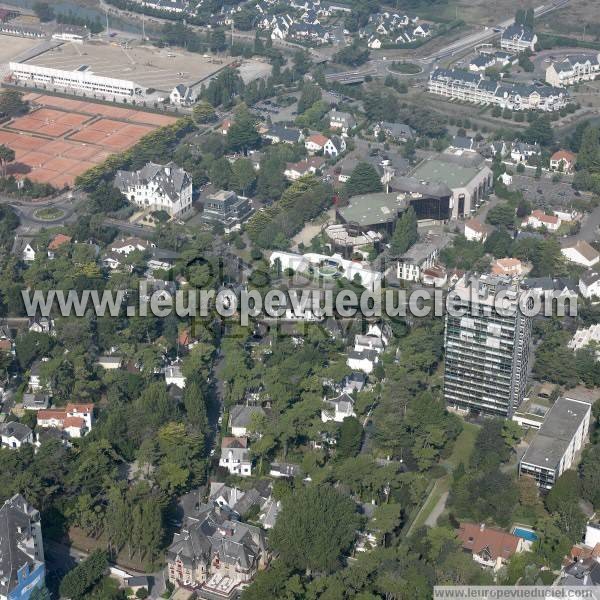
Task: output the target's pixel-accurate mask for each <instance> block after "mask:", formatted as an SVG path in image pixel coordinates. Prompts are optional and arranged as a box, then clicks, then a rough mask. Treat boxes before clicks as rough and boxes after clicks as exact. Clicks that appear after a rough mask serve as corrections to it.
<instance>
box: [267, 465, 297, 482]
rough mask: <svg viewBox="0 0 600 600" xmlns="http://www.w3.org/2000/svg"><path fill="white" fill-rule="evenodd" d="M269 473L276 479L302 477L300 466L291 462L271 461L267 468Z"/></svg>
mask: <svg viewBox="0 0 600 600" xmlns="http://www.w3.org/2000/svg"><path fill="white" fill-rule="evenodd" d="M269 475H270V476H271V477H275V478H276V479H294V478H295V477H302V475H303V471H302V468H301V467H299V466H298V465H294V464H292V463H279V462H273V463H271V466H270V469H269Z"/></svg>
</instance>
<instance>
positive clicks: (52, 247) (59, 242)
mask: <svg viewBox="0 0 600 600" xmlns="http://www.w3.org/2000/svg"><path fill="white" fill-rule="evenodd" d="M71 240H72V238H71V236H70V235H65V234H64V233H57V234H56V235H55V236H54V237H53V238H52V240H50V243H49V244H48V258H54V257H55V255H56V252H57V250H58V249H59V248H61V247H62V246H64V245H66V244H70V243H71Z"/></svg>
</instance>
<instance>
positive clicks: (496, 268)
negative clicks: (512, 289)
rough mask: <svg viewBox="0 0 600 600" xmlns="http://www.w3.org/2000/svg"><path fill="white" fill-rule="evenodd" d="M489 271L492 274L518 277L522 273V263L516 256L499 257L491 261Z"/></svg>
mask: <svg viewBox="0 0 600 600" xmlns="http://www.w3.org/2000/svg"><path fill="white" fill-rule="evenodd" d="M491 272H492V274H493V275H507V276H510V277H518V276H520V275H522V273H523V264H522V263H521V261H520V260H519V259H518V258H508V257H507V258H499V259H498V260H496V261H495V262H493V263H492V267H491Z"/></svg>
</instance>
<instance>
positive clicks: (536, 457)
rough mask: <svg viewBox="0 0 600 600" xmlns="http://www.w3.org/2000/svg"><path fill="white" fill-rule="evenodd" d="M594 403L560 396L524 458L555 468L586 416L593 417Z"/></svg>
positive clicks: (523, 460)
mask: <svg viewBox="0 0 600 600" xmlns="http://www.w3.org/2000/svg"><path fill="white" fill-rule="evenodd" d="M590 410H591V408H590V404H589V403H587V402H581V401H578V400H570V399H568V398H558V400H557V401H556V402H555V403H554V404H553V405H552V408H550V410H549V411H548V413H547V415H546V419H545V420H544V423H543V424H542V426H541V428H540V430H539V432H538V434H537V435H536V437H535V438H534V440H533V442H532V443H531V445H530V446H529V448H527V450H526V452H525V454H524V456H523V458H522V462H524V463H529V464H533V465H539V466H543V467H548V468H555V467H556V466H557V465H558V463H559V462H560V460H561V458H562V456H563V454H564V453H565V450H566V449H567V447H568V446H569V444H570V443H571V440H572V439H573V436H574V435H575V433H576V431H577V429H578V428H579V426H580V425H581V423H582V422H583V420H584V419H586V418H589V415H590Z"/></svg>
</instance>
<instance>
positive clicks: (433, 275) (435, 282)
mask: <svg viewBox="0 0 600 600" xmlns="http://www.w3.org/2000/svg"><path fill="white" fill-rule="evenodd" d="M421 281H422V282H423V285H431V286H434V287H442V286H444V285H446V283H447V282H448V274H447V273H446V269H444V267H440V266H439V265H438V266H434V267H428V268H427V269H424V270H423V273H421Z"/></svg>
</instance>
